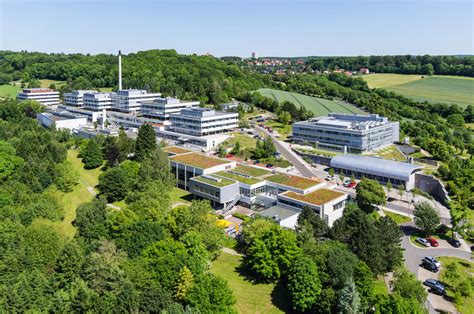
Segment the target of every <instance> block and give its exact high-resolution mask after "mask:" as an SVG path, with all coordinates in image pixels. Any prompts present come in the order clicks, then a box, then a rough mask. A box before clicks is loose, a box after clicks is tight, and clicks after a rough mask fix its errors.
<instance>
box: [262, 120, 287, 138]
mask: <svg viewBox="0 0 474 314" xmlns="http://www.w3.org/2000/svg"><path fill="white" fill-rule="evenodd" d="M265 124H266V125H268V126H270V127H272V129H274V130H275V131H277V132H278V134H280V139H282V140H286V139H287V138H288V135H290V133H291V124H285V125H283V124H281V123H280V122H277V121H270V122H267V123H265Z"/></svg>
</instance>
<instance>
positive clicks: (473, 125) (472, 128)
mask: <svg viewBox="0 0 474 314" xmlns="http://www.w3.org/2000/svg"><path fill="white" fill-rule="evenodd" d="M465 126H466V128H469V129H471V130H474V123H466V124H465Z"/></svg>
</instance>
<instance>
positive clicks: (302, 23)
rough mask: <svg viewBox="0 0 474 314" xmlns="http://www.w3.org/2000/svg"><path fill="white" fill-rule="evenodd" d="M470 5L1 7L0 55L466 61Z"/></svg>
mask: <svg viewBox="0 0 474 314" xmlns="http://www.w3.org/2000/svg"><path fill="white" fill-rule="evenodd" d="M473 19H474V9H473V2H472V1H470V0H352V1H350V0H314V1H309V0H307V1H303V0H293V1H290V0H287V1H282V0H276V1H270V0H254V1H248V0H244V1H238V0H233V1H231V0H174V1H172V0H166V1H151V0H129V1H124V0H118V1H112V0H98V1H89V0H0V50H5V49H8V50H16V51H18V50H28V51H44V52H81V53H92V54H96V53H101V52H105V53H112V52H116V51H117V50H119V49H121V50H122V51H124V52H125V53H128V52H135V51H140V50H147V49H168V48H173V49H176V50H177V51H178V52H180V53H186V54H188V53H198V54H203V53H206V52H209V53H211V54H213V55H215V56H223V55H238V56H249V55H250V53H251V52H252V51H256V52H257V53H258V55H259V56H306V55H320V56H321V55H370V54H373V55H380V54H433V55H436V54H474V48H473V45H474V44H473V42H474V34H473V33H474V21H473Z"/></svg>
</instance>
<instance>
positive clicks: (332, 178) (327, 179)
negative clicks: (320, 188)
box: [326, 174, 334, 181]
mask: <svg viewBox="0 0 474 314" xmlns="http://www.w3.org/2000/svg"><path fill="white" fill-rule="evenodd" d="M331 180H334V177H333V176H331V175H329V174H328V175H327V176H326V181H331Z"/></svg>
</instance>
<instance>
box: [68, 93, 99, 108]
mask: <svg viewBox="0 0 474 314" xmlns="http://www.w3.org/2000/svg"><path fill="white" fill-rule="evenodd" d="M85 93H97V92H96V91H93V90H73V91H72V92H71V93H64V104H65V105H67V106H74V107H82V106H83V105H84V94H85Z"/></svg>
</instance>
